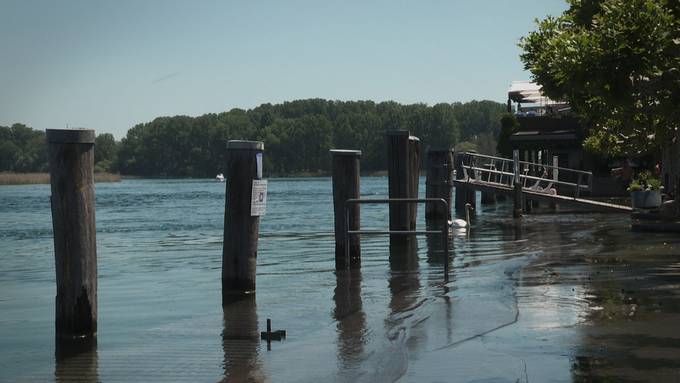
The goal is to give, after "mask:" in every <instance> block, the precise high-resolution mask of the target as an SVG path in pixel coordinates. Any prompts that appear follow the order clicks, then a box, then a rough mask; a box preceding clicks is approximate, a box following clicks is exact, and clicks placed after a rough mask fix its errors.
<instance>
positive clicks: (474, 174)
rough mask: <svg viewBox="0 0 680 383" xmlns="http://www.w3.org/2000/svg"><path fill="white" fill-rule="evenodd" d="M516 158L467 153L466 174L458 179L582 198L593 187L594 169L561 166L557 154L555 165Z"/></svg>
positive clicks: (465, 154)
mask: <svg viewBox="0 0 680 383" xmlns="http://www.w3.org/2000/svg"><path fill="white" fill-rule="evenodd" d="M514 157H515V158H513V159H510V158H503V157H494V156H488V155H484V154H477V153H470V152H466V153H463V154H462V155H461V157H460V158H461V159H460V160H461V161H462V164H461V165H460V166H459V169H462V170H463V175H462V177H461V175H457V177H456V178H457V179H459V180H460V179H464V180H466V181H468V182H470V181H477V182H484V183H488V184H496V185H500V186H505V187H513V186H514V185H515V183H516V182H517V183H519V184H521V185H522V189H524V190H528V191H533V192H538V193H546V194H553V195H557V194H558V193H559V194H560V195H565V193H567V194H569V195H571V196H573V197H574V198H579V197H580V195H581V193H582V192H584V191H585V192H588V191H591V190H592V185H593V173H592V172H588V171H583V170H576V169H569V168H564V167H560V166H558V165H557V156H554V157H553V164H552V165H551V164H542V163H535V162H528V161H519V158H518V157H519V156H514Z"/></svg>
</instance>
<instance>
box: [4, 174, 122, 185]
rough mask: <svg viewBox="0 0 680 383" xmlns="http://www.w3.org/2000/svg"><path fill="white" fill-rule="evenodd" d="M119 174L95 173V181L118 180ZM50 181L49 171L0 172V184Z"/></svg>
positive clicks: (44, 182) (26, 183)
mask: <svg viewBox="0 0 680 383" xmlns="http://www.w3.org/2000/svg"><path fill="white" fill-rule="evenodd" d="M120 179H121V177H120V174H113V173H95V174H94V181H95V182H119V181H120ZM48 183H50V174H49V173H10V172H0V185H28V184H48Z"/></svg>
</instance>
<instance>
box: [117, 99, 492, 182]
mask: <svg viewBox="0 0 680 383" xmlns="http://www.w3.org/2000/svg"><path fill="white" fill-rule="evenodd" d="M503 109H504V105H503V104H499V103H495V102H492V101H473V102H470V103H466V104H459V103H457V104H443V103H442V104H436V105H434V106H427V105H425V104H411V105H402V104H399V103H396V102H392V101H389V102H381V103H377V104H376V103H374V102H372V101H347V102H345V101H328V100H322V99H308V100H295V101H290V102H284V103H283V104H276V105H272V104H262V105H260V106H258V107H256V108H253V109H251V110H243V109H232V110H230V111H228V112H223V113H219V114H206V115H203V116H200V117H195V118H192V117H187V116H175V117H159V118H157V119H155V120H153V121H151V122H149V123H145V124H139V125H136V126H134V127H133V128H132V129H130V130H129V131H128V133H127V136H126V137H125V138H123V140H122V141H121V144H120V150H119V152H118V168H119V169H120V171H121V172H122V173H125V174H135V175H142V176H168V177H170V176H193V177H212V176H214V175H215V174H217V173H221V172H223V171H224V169H223V167H224V164H225V160H226V158H225V157H224V156H225V145H226V142H227V141H228V140H260V141H264V142H265V150H266V155H265V157H264V158H265V160H264V161H265V162H264V165H265V169H266V170H267V172H268V173H269V174H274V175H285V174H295V173H307V172H311V173H316V172H319V171H321V172H324V171H328V170H329V167H330V156H329V153H328V150H329V149H333V148H341V149H358V150H361V151H362V152H363V155H362V159H361V167H362V169H364V170H368V171H373V170H381V169H384V168H385V165H386V153H385V145H384V143H385V137H384V134H385V131H387V130H396V129H408V130H410V131H411V133H412V134H414V135H416V136H418V137H420V138H421V142H422V145H423V150H425V149H427V148H428V147H431V146H436V147H453V146H454V145H455V144H456V143H457V142H459V141H460V140H461V139H464V140H470V141H473V142H478V141H479V142H482V143H483V145H482V146H484V148H487V150H490V151H494V150H495V137H496V135H497V133H498V131H499V129H500V122H499V121H500V115H501V114H502V111H503ZM461 128H464V129H465V133H463V132H462V129H461ZM423 153H424V152H423ZM423 157H424V156H423Z"/></svg>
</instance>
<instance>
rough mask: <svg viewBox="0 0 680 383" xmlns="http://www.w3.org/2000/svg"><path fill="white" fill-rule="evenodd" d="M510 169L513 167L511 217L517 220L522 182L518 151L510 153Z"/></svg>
mask: <svg viewBox="0 0 680 383" xmlns="http://www.w3.org/2000/svg"><path fill="white" fill-rule="evenodd" d="M512 167H513V172H514V175H513V183H514V187H515V193H514V197H515V198H514V209H513V212H512V216H513V217H515V218H519V217H521V216H522V181H521V180H520V177H519V175H520V169H519V167H520V165H519V150H516V149H515V150H513V151H512Z"/></svg>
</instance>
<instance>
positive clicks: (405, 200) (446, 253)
mask: <svg viewBox="0 0 680 383" xmlns="http://www.w3.org/2000/svg"><path fill="white" fill-rule="evenodd" d="M392 203H436V204H440V205H441V206H442V208H443V209H446V210H445V211H448V209H449V204H448V203H447V202H446V200H445V199H443V198H383V199H354V198H353V199H348V200H346V201H345V219H344V221H345V257H346V259H347V264H349V256H350V255H349V237H350V236H351V235H360V234H390V235H416V234H440V235H441V236H442V241H443V242H442V244H443V249H444V276H445V278H448V275H449V223H448V220H447V219H445V218H444V219H441V221H442V228H441V230H350V229H349V219H348V218H349V214H350V206H351V205H356V204H392ZM444 217H446V215H444Z"/></svg>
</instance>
